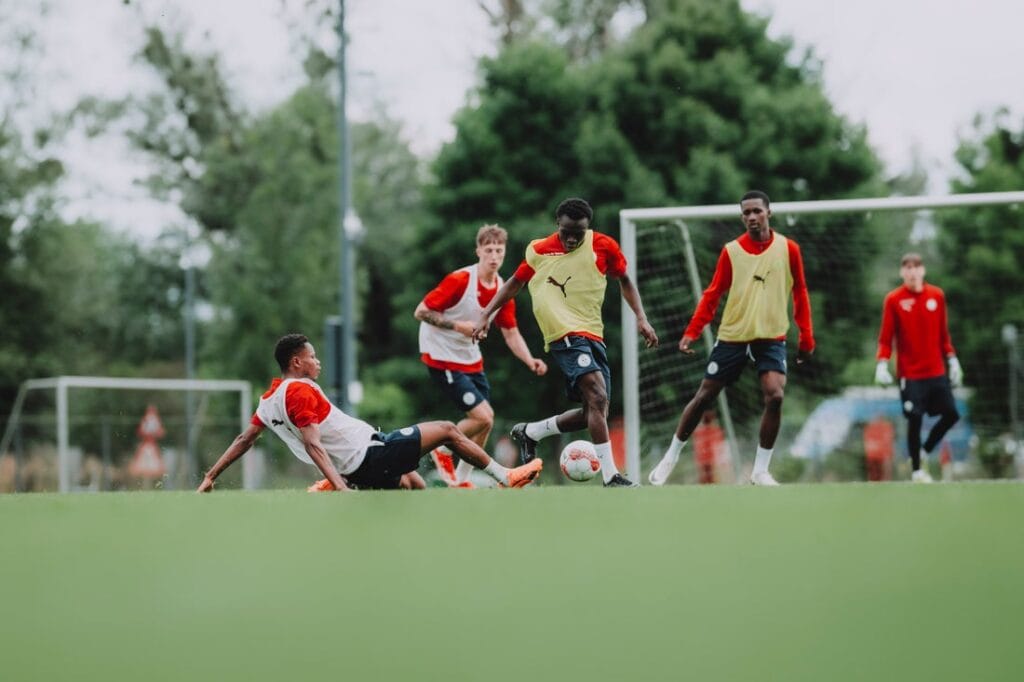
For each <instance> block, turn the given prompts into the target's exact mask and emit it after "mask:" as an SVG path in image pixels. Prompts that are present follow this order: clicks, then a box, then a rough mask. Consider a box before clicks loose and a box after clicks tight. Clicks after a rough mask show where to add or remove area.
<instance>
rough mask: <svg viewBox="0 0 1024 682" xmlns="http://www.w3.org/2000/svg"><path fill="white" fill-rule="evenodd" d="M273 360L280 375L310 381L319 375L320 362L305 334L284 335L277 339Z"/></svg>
mask: <svg viewBox="0 0 1024 682" xmlns="http://www.w3.org/2000/svg"><path fill="white" fill-rule="evenodd" d="M274 359H275V360H277V366H278V367H280V368H281V373H282V374H295V375H297V376H303V377H309V378H310V379H316V378H317V377H318V376H319V375H320V360H318V359H317V357H316V351H315V350H314V349H313V344H311V343H310V342H309V338H308V337H307V336H306V335H305V334H285V335H284V336H282V337H281V338H280V339H278V340H277V346H275V347H274Z"/></svg>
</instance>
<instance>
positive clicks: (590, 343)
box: [473, 199, 658, 487]
mask: <svg viewBox="0 0 1024 682" xmlns="http://www.w3.org/2000/svg"><path fill="white" fill-rule="evenodd" d="M593 218H594V212H593V210H592V209H591V208H590V204H588V203H587V202H586V201H584V200H583V199H566V200H565V201H563V202H562V203H561V204H559V205H558V208H557V210H556V211H555V221H556V226H557V228H558V229H557V231H556V232H555V233H554V234H552V235H549V236H547V237H545V238H543V239H535V240H534V241H532V242H530V245H529V246H528V247H527V248H526V259H525V260H523V262H522V263H521V264H520V265H519V268H518V269H517V270H516V272H515V275H514V276H513V277H512V279H510V280H509V281H507V282H505V284H504V285H502V287H501V289H499V290H498V293H497V294H495V295H494V298H493V299H492V300H491V302H490V304H488V306H487V307H486V308H485V309H484V311H483V313H482V314H481V316H480V318H479V319H478V320H477V323H476V328H475V329H474V330H473V338H475V339H478V340H479V339H482V338H484V337H485V336H487V327H488V326H489V324H490V316H491V315H492V314H493V313H494V311H495V310H498V309H499V308H500V307H501V306H503V305H504V304H505V302H506V301H510V300H512V298H513V297H514V296H515V295H516V294H517V293H518V292H519V291H520V290H521V289H522V288H523V285H525V284H526V283H529V285H530V296H531V297H532V298H533V314H534V317H536V318H537V324H538V325H539V326H540V330H541V332H542V333H543V334H544V349H545V350H549V349H550V351H551V356H552V357H553V358H554V359H555V362H557V363H558V367H559V369H561V370H562V373H563V374H564V375H565V379H566V393H567V394H568V396H569V398H570V399H572V400H576V401H579V402H582V403H583V407H582V408H577V409H574V410H569V411H568V412H564V413H562V414H559V415H555V416H553V417H549V418H548V419H545V420H543V421H539V422H533V423H530V424H516V425H515V426H514V427H513V428H512V439H513V440H514V441H515V442H516V443H518V444H519V447H520V449H521V452H522V456H523V458H524V459H526V460H527V461H533V458H534V457H535V456H536V453H537V441H539V440H540V439H542V438H547V437H548V436H553V435H555V434H558V433H566V432H568V431H579V430H581V429H584V428H586V429H589V431H590V439H591V441H593V443H594V449H595V450H596V451H597V456H598V458H599V459H600V460H601V473H602V475H603V476H604V484H605V485H606V486H608V487H635V486H636V484H635V483H633V482H632V481H630V480H628V479H627V478H626V477H625V476H623V475H622V474H620V473H619V470H618V469H617V468H616V466H615V460H614V459H613V457H612V444H611V442H610V440H609V437H608V396H609V393H610V392H611V369H610V368H609V366H608V355H607V353H606V352H605V345H604V339H603V334H604V321H603V320H602V319H601V304H602V303H603V302H604V292H605V287H606V286H607V283H608V280H607V278H608V277H613V278H614V279H617V280H619V287H620V288H621V291H622V298H623V299H625V301H626V303H628V304H629V307H630V308H632V309H633V312H634V313H635V314H636V318H637V328H638V330H639V331H640V334H641V335H642V336H643V337H644V340H645V341H646V342H647V347H648V348H650V347H651V346H657V345H658V335H657V334H655V333H654V328H653V327H651V325H650V324H648V322H647V316H646V315H645V314H644V307H643V304H642V303H641V302H640V292H638V291H637V289H636V287H635V286H634V285H633V282H632V281H631V280H630V279H629V277H628V276H627V275H626V258H625V256H623V255H622V251H621V250H620V249H619V245H618V244H617V243H616V242H615V240H614V239H612V238H611V237H609V236H608V235H605V234H601V233H600V232H594V231H593V230H591V229H590V221H591V220H593Z"/></svg>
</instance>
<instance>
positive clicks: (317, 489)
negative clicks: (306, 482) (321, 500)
mask: <svg viewBox="0 0 1024 682" xmlns="http://www.w3.org/2000/svg"><path fill="white" fill-rule="evenodd" d="M332 490H334V484H333V483H331V482H330V481H328V480H327V479H326V478H321V479H320V480H319V481H317V482H316V483H314V484H313V485H311V486H309V487H308V488H306V492H307V493H327V492H330V491H332Z"/></svg>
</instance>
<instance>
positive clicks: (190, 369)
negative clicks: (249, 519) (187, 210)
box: [166, 247, 198, 487]
mask: <svg viewBox="0 0 1024 682" xmlns="http://www.w3.org/2000/svg"><path fill="white" fill-rule="evenodd" d="M190 251H191V247H190ZM191 256H192V254H191V253H190V254H189V262H188V263H187V264H186V265H185V378H186V379H195V378H196V269H195V267H194V266H193V264H192V262H191ZM194 403H195V400H194V397H193V394H192V391H191V389H190V390H188V391H185V466H186V468H187V470H186V472H185V475H186V479H185V480H186V481H188V482H189V483H191V482H192V481H193V479H194V478H195V475H196V471H197V470H198V464H197V458H196V444H195V435H194V433H193V432H194V431H195V424H193V423H192V422H193V412H194V410H195V405H194ZM173 481H174V474H173V472H172V473H171V475H170V476H168V477H167V481H166V483H167V484H168V487H173Z"/></svg>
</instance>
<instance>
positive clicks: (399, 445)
mask: <svg viewBox="0 0 1024 682" xmlns="http://www.w3.org/2000/svg"><path fill="white" fill-rule="evenodd" d="M373 440H374V444H373V445H371V446H370V447H368V448H366V457H365V458H363V463H362V464H360V465H359V468H358V469H356V470H355V471H353V472H352V473H351V474H345V479H346V480H347V481H348V482H349V483H350V484H352V486H353V487H354V488H358V489H359V490H395V489H397V488H398V487H399V484H400V483H401V478H402V476H403V475H404V474H407V473H409V472H410V471H416V469H417V468H418V467H419V465H420V457H422V456H423V451H422V449H421V446H420V427H418V426H407V427H405V428H404V429H396V430H395V431H391V432H390V433H375V434H373Z"/></svg>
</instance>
